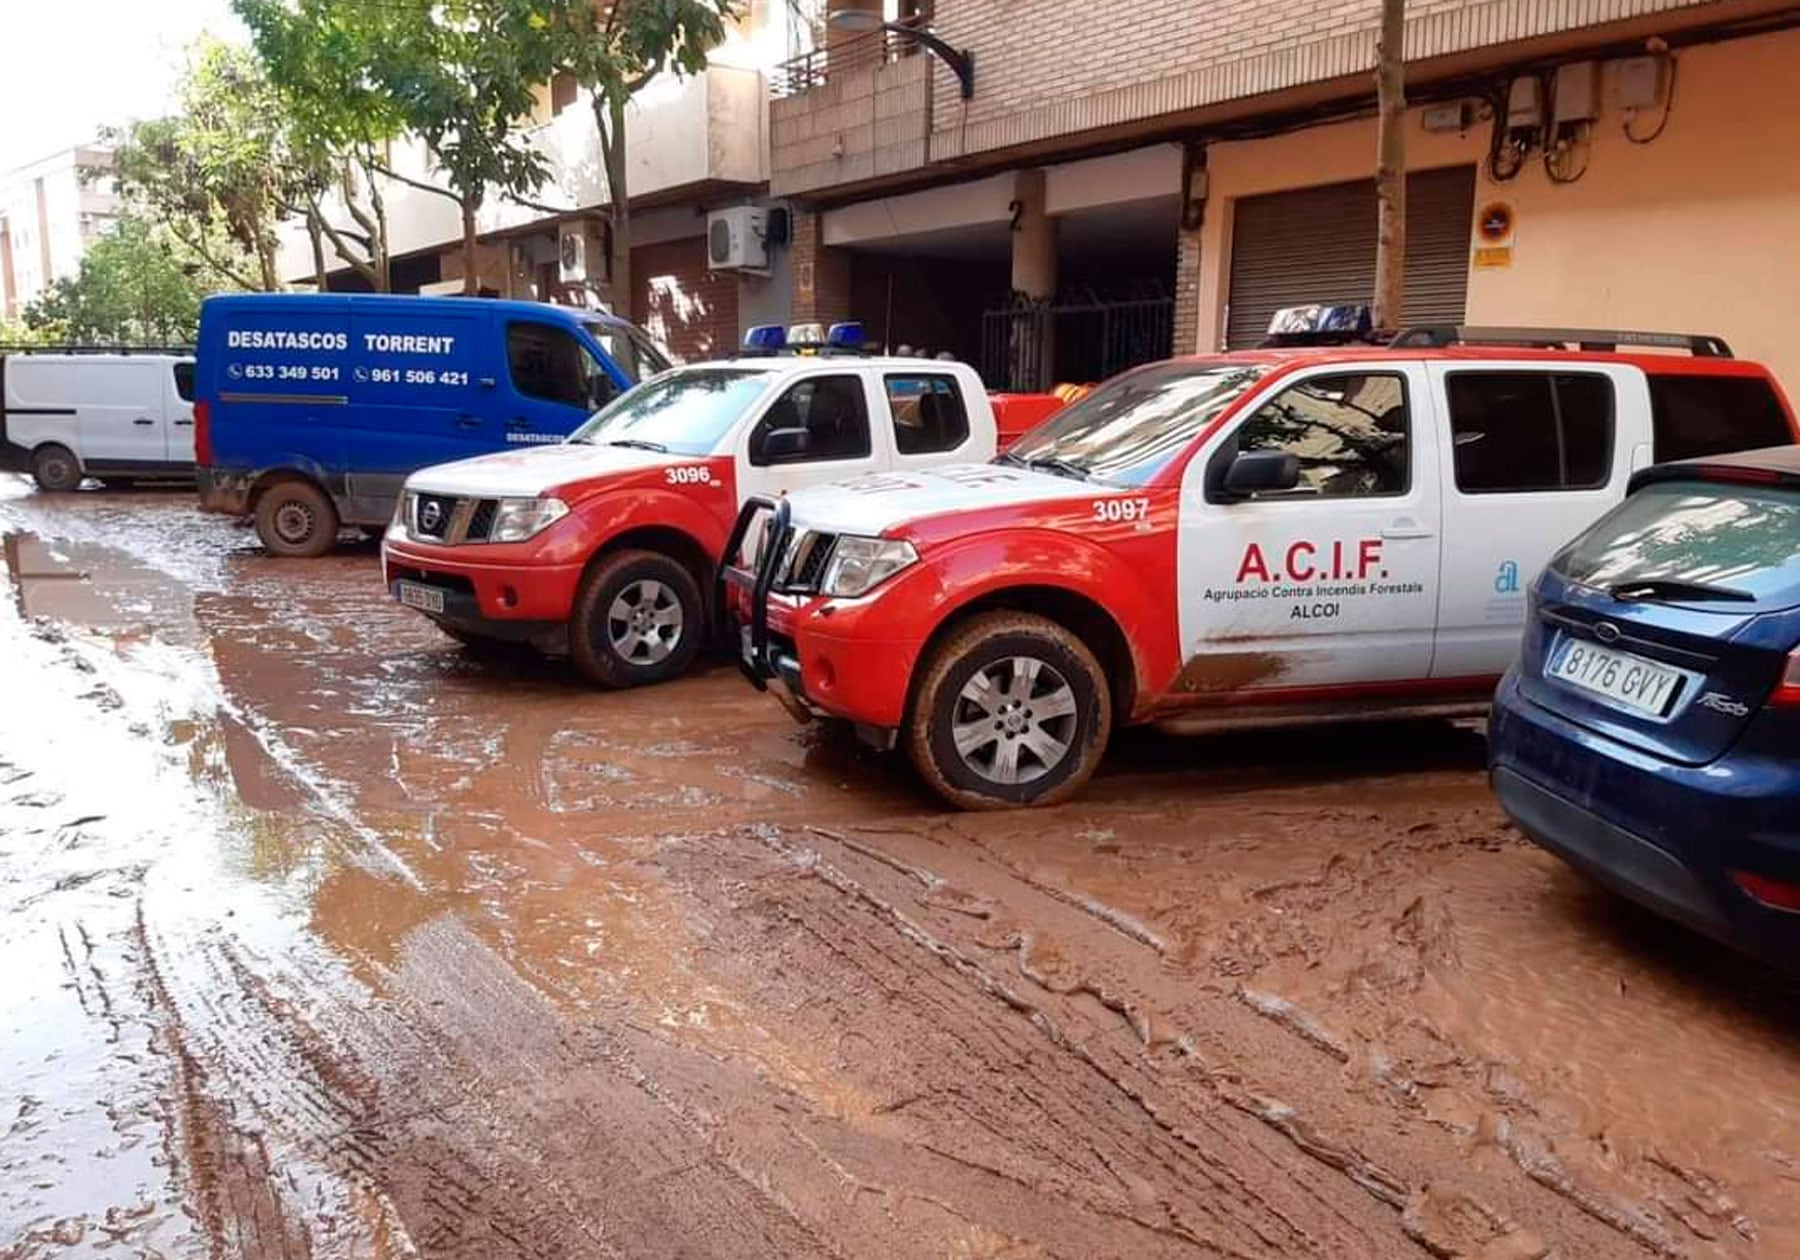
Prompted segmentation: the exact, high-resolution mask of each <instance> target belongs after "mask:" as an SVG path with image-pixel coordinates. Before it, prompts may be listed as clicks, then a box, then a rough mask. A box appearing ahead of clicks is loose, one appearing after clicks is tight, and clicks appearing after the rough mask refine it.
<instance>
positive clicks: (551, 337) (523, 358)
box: [506, 323, 616, 407]
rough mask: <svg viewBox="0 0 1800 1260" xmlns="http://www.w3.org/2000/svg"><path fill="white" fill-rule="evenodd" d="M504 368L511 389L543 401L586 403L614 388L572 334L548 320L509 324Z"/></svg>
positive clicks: (587, 404)
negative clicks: (507, 374)
mask: <svg viewBox="0 0 1800 1260" xmlns="http://www.w3.org/2000/svg"><path fill="white" fill-rule="evenodd" d="M506 368H507V371H508V372H509V373H511V375H512V383H513V388H514V389H516V390H518V391H519V392H520V393H521V394H524V395H525V396H526V397H527V398H537V399H541V400H542V401H544V402H553V403H565V404H567V405H569V406H571V407H588V406H594V405H598V403H599V402H600V401H602V400H603V399H605V398H610V397H611V396H612V394H613V393H615V392H616V391H615V390H613V389H612V382H611V381H610V380H609V379H608V377H607V375H606V369H605V368H603V367H601V366H600V364H599V363H597V362H595V360H594V357H593V356H592V355H590V354H589V353H588V352H587V350H586V349H585V348H584V347H583V346H582V344H581V343H580V342H579V341H577V340H575V335H574V334H573V333H571V332H570V331H569V330H568V329H566V328H557V327H555V326H554V325H551V324H529V323H516V324H508V325H507V326H506Z"/></svg>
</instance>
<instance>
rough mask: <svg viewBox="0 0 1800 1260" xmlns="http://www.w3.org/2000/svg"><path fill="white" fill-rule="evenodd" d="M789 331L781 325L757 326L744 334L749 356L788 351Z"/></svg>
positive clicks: (746, 350) (745, 348)
mask: <svg viewBox="0 0 1800 1260" xmlns="http://www.w3.org/2000/svg"><path fill="white" fill-rule="evenodd" d="M787 344H788V339H787V331H786V330H785V329H783V328H782V326H781V325H780V324H757V325H756V326H755V327H753V328H751V329H750V330H749V331H748V332H746V333H745V334H744V350H745V352H746V353H748V354H776V353H778V352H779V351H782V350H785V349H787Z"/></svg>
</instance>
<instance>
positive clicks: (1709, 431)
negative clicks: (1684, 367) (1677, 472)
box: [1650, 375, 1794, 464]
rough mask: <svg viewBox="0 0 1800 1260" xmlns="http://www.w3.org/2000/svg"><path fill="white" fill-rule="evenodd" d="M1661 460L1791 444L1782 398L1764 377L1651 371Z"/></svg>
mask: <svg viewBox="0 0 1800 1260" xmlns="http://www.w3.org/2000/svg"><path fill="white" fill-rule="evenodd" d="M1650 422H1651V424H1652V426H1653V432H1654V434H1655V439H1656V462H1657V463H1659V464H1666V463H1668V462H1669V461H1670V460H1676V459H1698V458H1699V457H1701V456H1703V455H1718V454H1721V453H1723V452H1726V451H1753V450H1756V449H1757V448H1758V447H1763V446H1786V445H1787V444H1788V443H1789V442H1792V441H1793V440H1794V435H1793V432H1792V431H1791V430H1790V429H1789V428H1788V419H1787V415H1786V413H1784V412H1783V411H1782V409H1781V400H1780V399H1778V398H1777V397H1776V396H1775V390H1774V389H1773V388H1772V387H1771V386H1770V385H1769V382H1768V381H1766V380H1764V379H1763V378H1762V377H1760V376H1654V375H1653V376H1651V378H1650Z"/></svg>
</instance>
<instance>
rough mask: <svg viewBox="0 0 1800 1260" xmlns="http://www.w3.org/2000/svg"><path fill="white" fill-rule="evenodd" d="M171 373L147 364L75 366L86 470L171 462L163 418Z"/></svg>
mask: <svg viewBox="0 0 1800 1260" xmlns="http://www.w3.org/2000/svg"><path fill="white" fill-rule="evenodd" d="M167 370H168V368H167V365H165V364H161V363H155V362H151V361H148V360H146V361H143V362H119V361H112V362H105V361H88V360H82V359H77V360H75V361H74V364H73V370H72V373H71V375H72V376H73V377H74V382H75V405H76V407H77V409H78V410H79V415H80V419H79V420H78V421H77V432H78V433H79V434H80V437H81V450H80V455H81V462H82V464H83V466H85V467H86V468H87V469H89V470H90V471H92V472H96V473H101V472H106V471H108V470H109V469H116V470H119V471H126V470H130V469H142V468H148V469H155V468H159V467H161V466H162V464H163V463H164V462H165V461H166V460H167V459H168V420H167V418H166V417H165V416H164V414H163V393H164V391H165V389H166V388H167V387H166V386H165V384H164V383H163V373H164V372H166V371H167Z"/></svg>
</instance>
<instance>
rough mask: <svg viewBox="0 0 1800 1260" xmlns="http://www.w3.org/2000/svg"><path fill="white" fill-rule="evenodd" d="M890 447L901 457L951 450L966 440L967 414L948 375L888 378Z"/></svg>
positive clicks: (960, 397) (959, 391) (953, 380)
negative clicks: (891, 438) (892, 440)
mask: <svg viewBox="0 0 1800 1260" xmlns="http://www.w3.org/2000/svg"><path fill="white" fill-rule="evenodd" d="M883 380H884V383H885V384H886V386H887V398H888V410H889V411H890V412H892V413H893V416H894V447H895V449H896V450H898V451H899V452H900V453H901V454H902V455H933V454H937V453H939V452H941V451H953V450H955V449H956V448H957V447H959V446H961V445H962V444H963V443H964V442H965V441H967V440H968V437H969V413H968V410H967V409H966V408H964V406H963V400H962V391H961V390H959V389H957V388H956V378H955V377H952V376H888V377H885V378H883Z"/></svg>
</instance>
